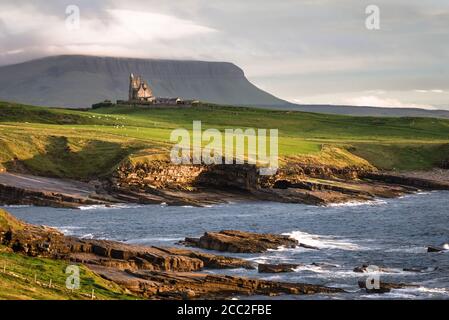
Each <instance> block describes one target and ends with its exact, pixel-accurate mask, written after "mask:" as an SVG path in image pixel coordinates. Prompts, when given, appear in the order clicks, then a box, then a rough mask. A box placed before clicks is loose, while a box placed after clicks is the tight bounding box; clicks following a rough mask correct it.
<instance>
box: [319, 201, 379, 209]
mask: <svg viewBox="0 0 449 320" xmlns="http://www.w3.org/2000/svg"><path fill="white" fill-rule="evenodd" d="M384 204H387V202H386V201H385V200H367V201H348V202H341V203H330V204H328V205H326V207H359V206H379V205H384Z"/></svg>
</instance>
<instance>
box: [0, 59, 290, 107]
mask: <svg viewBox="0 0 449 320" xmlns="http://www.w3.org/2000/svg"><path fill="white" fill-rule="evenodd" d="M131 72H133V73H135V74H139V75H142V76H143V77H144V78H145V79H146V80H148V82H149V84H150V86H151V87H152V88H153V90H154V94H155V95H156V96H160V97H183V98H186V99H199V100H203V101H207V102H213V103H218V104H234V105H270V106H280V105H284V104H286V102H285V101H283V100H281V99H278V98H276V97H274V96H273V95H271V94H269V93H267V92H265V91H262V90H260V89H259V88H257V87H256V86H254V85H253V84H252V83H251V82H249V81H248V79H246V77H245V74H244V73H243V70H242V69H240V68H239V67H237V66H236V65H234V64H232V63H228V62H205V61H178V60H158V59H131V58H113V57H95V56H82V55H65V56H54V57H47V58H43V59H38V60H32V61H28V62H24V63H20V64H15V65H9V66H2V67H0V99H1V100H8V101H15V102H20V103H28V104H34V105H41V106H64V107H84V108H85V107H90V106H91V105H92V104H93V103H96V102H99V101H101V100H105V99H110V100H116V99H127V97H128V83H129V82H128V81H129V80H128V79H129V74H130V73H131Z"/></svg>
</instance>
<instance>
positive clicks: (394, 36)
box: [0, 0, 449, 110]
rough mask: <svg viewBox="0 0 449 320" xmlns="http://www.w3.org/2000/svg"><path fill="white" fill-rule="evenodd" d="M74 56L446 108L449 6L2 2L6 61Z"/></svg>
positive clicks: (387, 0) (330, 99)
mask: <svg viewBox="0 0 449 320" xmlns="http://www.w3.org/2000/svg"><path fill="white" fill-rule="evenodd" d="M69 5H76V6H77V7H78V8H79V10H80V20H79V27H77V24H76V23H75V24H74V23H73V20H71V19H70V18H71V17H74V16H73V15H71V13H73V11H69V14H67V13H66V9H67V6H69ZM368 5H376V6H377V7H378V8H379V9H380V29H379V30H369V29H368V28H367V27H366V19H367V18H368V16H369V14H367V13H366V12H365V10H366V8H367V6H368ZM68 17H69V20H67V18H68ZM369 21H372V20H369ZM71 53H76V54H92V55H108V56H127V57H144V58H145V57H149V58H174V59H199V60H213V61H231V62H234V63H235V64H237V65H239V66H240V67H242V68H243V69H244V70H245V73H246V75H247V76H248V78H249V79H250V80H251V81H252V82H254V83H255V84H256V85H258V86H259V87H261V88H262V89H265V90H267V91H269V92H271V93H273V94H275V95H276V96H279V97H281V98H284V99H286V100H289V101H292V102H297V103H307V104H308V103H317V104H351V105H375V106H385V107H387V106H390V107H406V106H411V107H422V108H440V109H448V110H449V2H448V0H426V1H422V0H395V1H391V0H370V1H365V0H282V1H279V0H245V1H241V0H226V1H223V0H220V1H218V0H182V1H175V0H171V1H168V0H166V1H160V0H154V1H153V0H145V1H143V0H142V1H140V0H78V1H76V0H69V1H65V0H58V1H55V0H40V1H33V0H17V1H9V0H8V1H7V0H0V65H4V64H10V63H15V62H22V61H25V60H29V59H32V58H37V57H42V56H47V55H56V54H71Z"/></svg>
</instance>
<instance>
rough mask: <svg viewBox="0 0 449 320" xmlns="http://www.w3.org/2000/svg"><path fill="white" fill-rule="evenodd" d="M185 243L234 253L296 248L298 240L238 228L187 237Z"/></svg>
mask: <svg viewBox="0 0 449 320" xmlns="http://www.w3.org/2000/svg"><path fill="white" fill-rule="evenodd" d="M182 243H183V244H185V245H188V246H193V247H198V248H202V249H209V250H216V251H226V252H232V253H261V252H265V251H267V250H268V249H278V248H279V247H286V248H295V247H297V246H298V245H299V243H298V241H297V240H295V239H293V238H290V237H289V236H285V235H276V234H268V233H265V234H259V233H253V232H244V231H236V230H222V231H220V232H206V233H205V234H204V235H203V236H201V237H200V238H185V240H184V241H183V242H182Z"/></svg>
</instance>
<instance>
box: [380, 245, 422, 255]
mask: <svg viewBox="0 0 449 320" xmlns="http://www.w3.org/2000/svg"><path fill="white" fill-rule="evenodd" d="M385 252H403V253H427V248H426V247H424V246H413V247H412V246H406V247H404V246H403V247H398V248H393V249H387V250H385Z"/></svg>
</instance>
